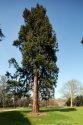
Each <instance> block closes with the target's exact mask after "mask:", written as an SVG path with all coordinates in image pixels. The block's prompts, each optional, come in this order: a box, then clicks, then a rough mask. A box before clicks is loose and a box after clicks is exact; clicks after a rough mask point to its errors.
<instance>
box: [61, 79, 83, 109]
mask: <svg viewBox="0 0 83 125" xmlns="http://www.w3.org/2000/svg"><path fill="white" fill-rule="evenodd" d="M80 88H81V83H80V82H79V81H77V80H74V79H73V80H70V81H68V82H66V83H65V84H64V86H63V87H62V89H61V91H62V94H63V96H64V97H65V98H66V99H67V100H68V104H69V102H70V105H71V107H72V106H73V99H74V98H75V97H76V96H77V95H79V94H81V93H80V92H81V90H80Z"/></svg>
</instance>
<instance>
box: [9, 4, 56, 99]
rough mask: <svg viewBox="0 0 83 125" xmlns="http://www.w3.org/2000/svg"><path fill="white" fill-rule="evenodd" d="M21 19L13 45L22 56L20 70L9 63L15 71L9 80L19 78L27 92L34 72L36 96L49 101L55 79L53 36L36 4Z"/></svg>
mask: <svg viewBox="0 0 83 125" xmlns="http://www.w3.org/2000/svg"><path fill="white" fill-rule="evenodd" d="M23 17H24V25H22V26H21V28H20V31H19V36H18V39H17V40H16V41H14V43H13V45H14V46H16V47H18V48H19V50H20V52H21V54H22V67H19V66H18V64H17V62H16V60H15V59H13V58H12V59H11V60H10V63H11V64H14V67H15V68H16V70H17V71H16V73H15V74H14V77H13V79H14V78H15V77H16V78H17V77H19V78H18V80H19V81H20V82H21V83H23V84H24V83H25V84H26V85H27V86H28V85H29V87H30V88H31V87H32V86H33V81H34V76H35V73H36V71H37V74H38V90H39V92H40V93H41V94H40V95H41V96H43V97H42V98H46V97H47V96H48V98H49V97H50V96H51V93H54V87H55V86H56V82H57V77H58V68H57V65H56V61H57V57H56V51H57V50H58V44H57V40H56V34H55V33H54V31H53V29H52V25H51V24H50V22H49V19H48V17H47V15H46V9H45V8H44V7H43V6H40V5H38V4H37V6H36V7H35V8H34V7H33V8H31V10H28V9H26V8H25V10H24V12H23ZM46 91H47V93H46ZM46 94H48V95H46ZM51 97H52V96H51Z"/></svg>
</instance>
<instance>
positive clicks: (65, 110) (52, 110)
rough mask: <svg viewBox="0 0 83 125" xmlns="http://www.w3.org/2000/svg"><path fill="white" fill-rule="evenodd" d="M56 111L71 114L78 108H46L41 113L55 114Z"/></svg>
mask: <svg viewBox="0 0 83 125" xmlns="http://www.w3.org/2000/svg"><path fill="white" fill-rule="evenodd" d="M55 111H59V112H71V111H76V108H62V107H59V108H46V109H42V110H41V112H55Z"/></svg>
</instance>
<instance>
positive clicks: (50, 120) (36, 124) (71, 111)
mask: <svg viewBox="0 0 83 125" xmlns="http://www.w3.org/2000/svg"><path fill="white" fill-rule="evenodd" d="M30 111H31V110H30V109H28V108H26V109H21V110H19V111H9V112H2V113H0V125H83V107H79V108H47V109H44V108H43V109H41V112H40V113H39V114H32V113H30Z"/></svg>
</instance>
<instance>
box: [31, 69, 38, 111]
mask: <svg viewBox="0 0 83 125" xmlns="http://www.w3.org/2000/svg"><path fill="white" fill-rule="evenodd" d="M32 112H33V113H37V112H39V102H38V72H37V67H36V68H35V74H34V87H33V109H32Z"/></svg>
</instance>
